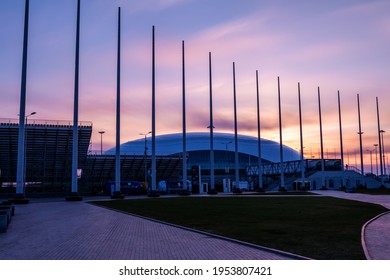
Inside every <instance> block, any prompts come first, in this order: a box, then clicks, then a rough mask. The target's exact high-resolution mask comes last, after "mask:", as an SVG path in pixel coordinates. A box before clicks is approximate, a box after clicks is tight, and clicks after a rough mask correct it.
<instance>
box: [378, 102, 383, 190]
mask: <svg viewBox="0 0 390 280" xmlns="http://www.w3.org/2000/svg"><path fill="white" fill-rule="evenodd" d="M376 116H377V120H378V143H379V165H380V170H381V186H384V185H385V182H384V176H383V161H382V140H381V131H382V130H381V124H380V120H379V103H378V97H376Z"/></svg>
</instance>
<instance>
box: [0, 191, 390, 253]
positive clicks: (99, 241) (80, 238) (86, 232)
mask: <svg viewBox="0 0 390 280" xmlns="http://www.w3.org/2000/svg"><path fill="white" fill-rule="evenodd" d="M315 193H317V194H321V195H326V196H332V197H338V198H344V199H351V200H357V201H363V202H370V203H376V204H380V205H383V206H385V207H386V208H388V209H390V196H386V195H364V194H357V193H344V192H339V191H329V190H328V191H315ZM364 242H365V244H366V247H367V252H368V255H369V258H370V259H385V260H390V214H386V215H383V216H381V217H379V218H377V219H375V220H373V221H372V222H370V223H369V224H368V225H367V226H366V228H365V231H364ZM1 259H2V260H5V259H12V260H19V259H24V260H56V259H66V260H70V259H76V260H94V259H104V260H109V259H116V260H120V259H126V260H131V259H137V260H142V259H148V260H175V259H178V260H212V259H221V260H225V259H232V260H233V259H250V260H254V259H267V260H274V259H275V260H277V259H294V257H293V256H289V255H288V254H284V253H283V252H277V251H272V250H268V249H262V248H260V247H258V248H256V247H251V246H247V245H244V244H238V243H236V242H231V241H227V240H224V239H220V238H216V237H211V236H209V235H205V234H201V233H197V232H193V231H189V230H185V229H180V228H177V227H173V226H169V225H164V224H161V223H158V222H153V221H149V220H146V219H142V218H138V217H134V216H131V215H127V214H123V213H119V212H115V211H111V210H108V209H104V208H100V207H97V206H93V205H90V204H88V203H86V202H85V201H82V202H65V201H63V198H57V199H33V200H32V201H31V203H30V204H28V205H17V206H16V214H15V216H14V218H13V220H12V222H11V224H10V225H9V227H8V230H7V232H6V233H0V260H1Z"/></svg>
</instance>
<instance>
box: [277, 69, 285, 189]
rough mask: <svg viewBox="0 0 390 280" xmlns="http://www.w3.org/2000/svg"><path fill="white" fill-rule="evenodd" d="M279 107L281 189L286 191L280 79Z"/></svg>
mask: <svg viewBox="0 0 390 280" xmlns="http://www.w3.org/2000/svg"><path fill="white" fill-rule="evenodd" d="M278 107H279V153H280V189H282V190H283V189H284V162H283V133H282V105H281V100H280V79H279V77H278Z"/></svg>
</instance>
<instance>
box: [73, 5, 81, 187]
mask: <svg viewBox="0 0 390 280" xmlns="http://www.w3.org/2000/svg"><path fill="white" fill-rule="evenodd" d="M79 49H80V0H78V1H77V25H76V56H75V71H74V72H75V77H74V101H73V141H72V145H73V146H72V193H73V194H76V193H77V191H78V186H77V180H78V179H77V168H78V154H79V152H78V151H79V145H78V144H79V129H78V124H79V120H78V118H79Z"/></svg>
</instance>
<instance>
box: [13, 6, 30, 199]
mask: <svg viewBox="0 0 390 280" xmlns="http://www.w3.org/2000/svg"><path fill="white" fill-rule="evenodd" d="M28 16H29V0H26V4H25V14H24V37H23V59H22V79H21V87H20V109H19V132H18V161H17V172H16V194H19V195H24V168H25V166H24V158H25V154H24V153H25V150H24V145H25V144H24V142H25V139H24V134H25V124H24V122H25V116H26V81H27V49H28Z"/></svg>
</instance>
